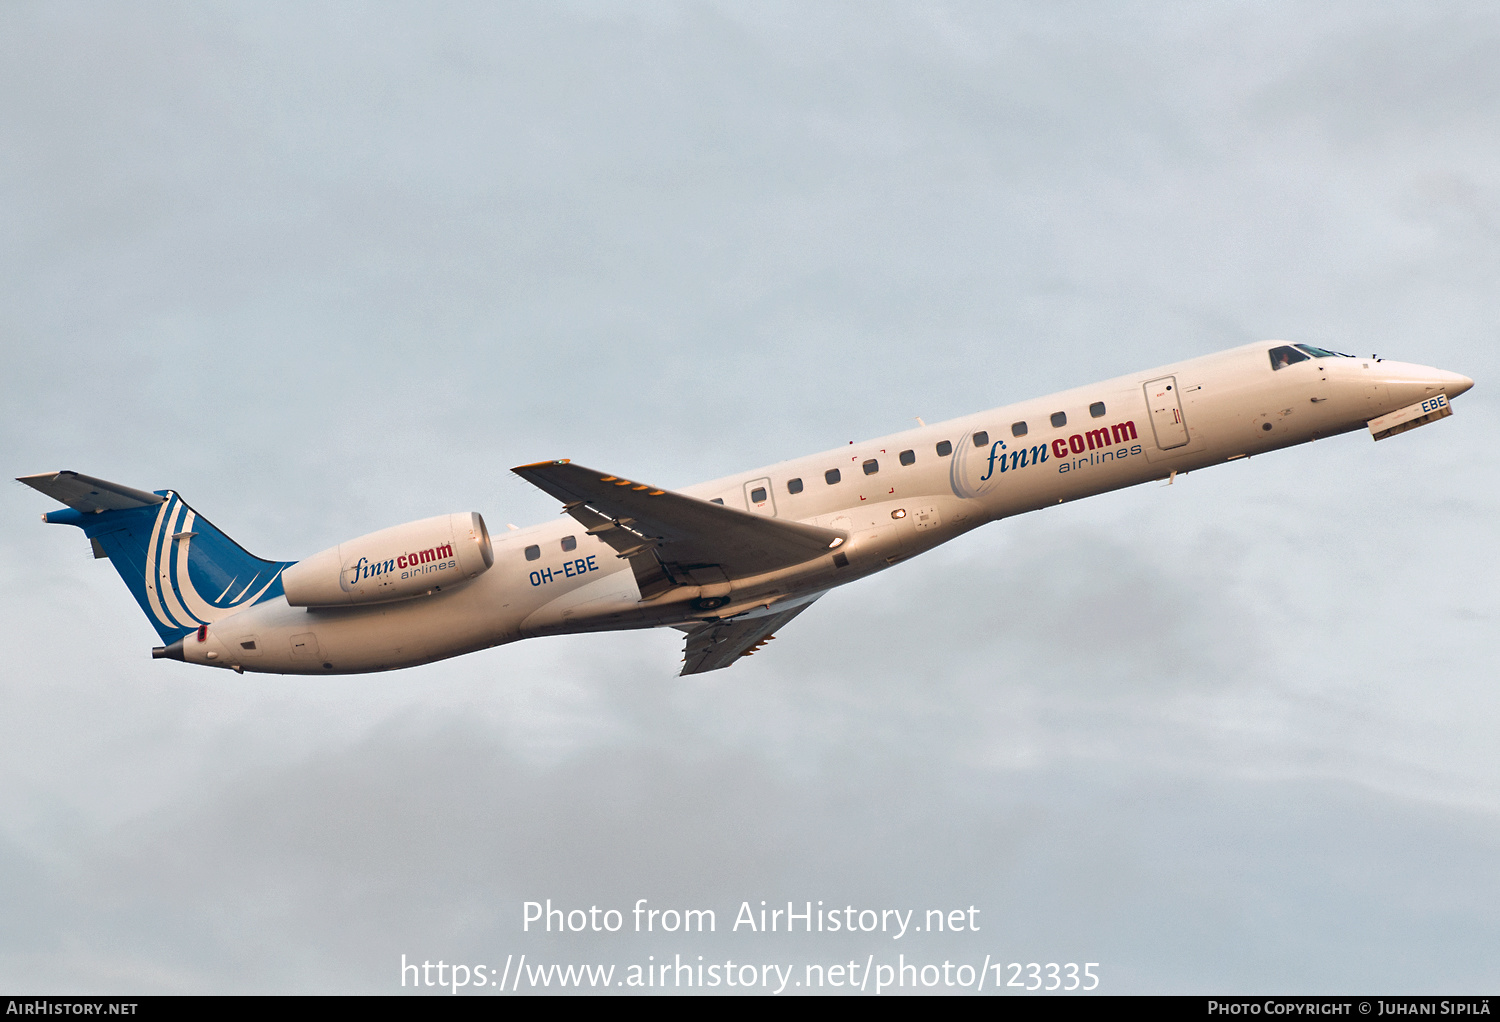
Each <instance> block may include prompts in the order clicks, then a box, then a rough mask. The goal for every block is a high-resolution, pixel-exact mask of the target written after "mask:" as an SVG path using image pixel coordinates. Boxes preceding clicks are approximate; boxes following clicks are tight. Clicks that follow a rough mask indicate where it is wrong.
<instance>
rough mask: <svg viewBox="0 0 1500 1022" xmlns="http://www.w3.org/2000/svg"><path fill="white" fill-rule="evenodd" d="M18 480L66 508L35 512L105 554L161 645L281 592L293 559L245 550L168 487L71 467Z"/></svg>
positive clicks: (274, 596)
mask: <svg viewBox="0 0 1500 1022" xmlns="http://www.w3.org/2000/svg"><path fill="white" fill-rule="evenodd" d="M20 481H21V482H23V483H26V484H27V485H29V486H32V487H35V488H36V489H38V490H41V491H42V492H43V493H46V494H47V495H48V496H51V497H55V498H56V499H58V500H60V501H62V502H63V503H65V504H67V505H68V508H67V510H63V511H52V512H49V513H48V514H46V515H44V516H43V517H44V518H45V520H46V521H47V522H49V523H52V524H57V525H76V526H78V527H79V528H81V529H82V530H83V533H84V535H85V536H87V537H88V538H89V540H90V542H91V543H92V544H93V547H94V555H95V556H96V557H108V558H109V561H110V563H111V564H113V565H114V566H115V570H116V571H118V572H119V573H120V577H121V578H123V579H124V580H125V585H126V586H128V587H129V588H130V592H131V593H132V594H133V595H134V596H135V599H136V602H137V603H139V604H140V605H141V609H142V610H143V611H145V612H146V617H148V618H150V619H151V624H152V626H153V627H154V628H155V629H156V631H157V634H159V635H160V636H161V638H162V641H163V642H165V643H167V644H169V645H170V644H171V643H173V642H176V641H177V640H178V639H181V638H183V637H184V636H186V635H188V634H189V633H191V632H193V631H194V630H196V629H197V628H198V627H200V626H201V625H206V624H211V623H212V622H214V621H217V620H219V619H220V618H223V617H227V616H228V615H230V614H232V613H234V612H235V611H237V610H240V609H241V608H244V607H248V606H251V605H253V604H256V603H260V602H262V601H264V600H270V599H275V598H276V597H278V596H281V595H282V590H281V573H282V571H283V570H285V569H286V568H288V567H289V566H291V565H292V564H295V563H296V562H295V561H267V560H262V559H261V558H259V557H256V556H255V555H254V554H251V553H249V552H248V551H246V550H245V549H244V547H242V546H240V545H239V544H238V543H236V542H235V541H234V540H232V539H230V538H229V537H228V536H226V535H224V533H222V532H220V531H219V530H218V529H216V528H215V527H214V526H213V525H212V524H211V523H210V522H209V521H208V519H206V518H203V517H202V516H200V515H199V514H198V513H197V512H196V511H194V510H193V509H192V508H191V507H189V506H188V505H187V503H186V502H185V501H184V500H183V499H182V498H181V497H179V496H177V494H175V493H173V492H172V491H171V490H160V491H158V492H156V493H145V492H143V491H141V490H133V489H130V488H129V487H125V486H120V485H118V484H115V483H106V482H104V481H103V480H100V479H93V478H90V477H89V476H81V475H79V474H77V473H76V472H46V473H43V474H41V475H35V476H23V477H22V478H21V480H20Z"/></svg>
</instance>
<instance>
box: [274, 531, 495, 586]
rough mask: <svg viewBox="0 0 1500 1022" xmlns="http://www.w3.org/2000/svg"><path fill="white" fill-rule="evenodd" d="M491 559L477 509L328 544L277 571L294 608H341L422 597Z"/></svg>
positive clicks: (461, 579)
mask: <svg viewBox="0 0 1500 1022" xmlns="http://www.w3.org/2000/svg"><path fill="white" fill-rule="evenodd" d="M494 563H495V552H494V550H493V549H492V548H491V547H490V534H489V531H488V530H487V529H485V527H484V519H483V518H481V517H480V515H479V512H477V511H470V512H467V513H460V514H454V515H439V516H438V517H437V518H424V519H422V520H421V521H419V522H408V523H406V524H405V525H397V526H395V527H393V528H390V529H381V530H380V531H379V532H372V533H370V534H369V535H367V536H361V537H359V538H358V539H351V540H349V541H348V542H347V543H340V544H339V545H338V546H336V547H330V548H329V549H327V550H324V551H323V552H322V553H320V554H314V555H313V556H312V557H309V558H307V560H305V561H298V562H297V563H296V564H294V565H292V566H291V567H290V568H288V569H286V571H284V572H282V573H281V585H282V588H283V589H284V590H285V591H286V602H287V603H290V604H291V605H292V606H294V607H347V606H349V605H351V604H363V603H389V602H391V601H393V600H406V599H410V598H412V597H414V596H425V595H426V594H428V593H431V592H435V591H437V590H439V589H448V588H452V587H453V586H456V585H458V584H459V583H460V582H467V581H468V580H469V579H471V578H475V577H476V576H478V575H480V574H481V573H483V572H484V571H486V570H488V569H489V566H490V565H492V564H494Z"/></svg>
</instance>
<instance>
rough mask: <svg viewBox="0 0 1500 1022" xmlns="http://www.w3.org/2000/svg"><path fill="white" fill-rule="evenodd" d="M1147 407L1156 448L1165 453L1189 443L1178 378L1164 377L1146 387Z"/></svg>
mask: <svg viewBox="0 0 1500 1022" xmlns="http://www.w3.org/2000/svg"><path fill="white" fill-rule="evenodd" d="M1145 391H1146V407H1147V408H1148V409H1150V411H1151V429H1152V430H1153V431H1154V432H1155V433H1156V446H1157V447H1159V448H1161V449H1162V450H1164V451H1170V450H1171V449H1172V448H1174V447H1181V446H1182V445H1183V444H1185V443H1187V442H1188V431H1187V423H1186V422H1185V421H1184V420H1183V418H1182V400H1181V398H1180V397H1179V395H1178V391H1177V377H1175V376H1163V377H1162V378H1161V379H1159V380H1152V381H1151V382H1150V383H1148V384H1146V385H1145Z"/></svg>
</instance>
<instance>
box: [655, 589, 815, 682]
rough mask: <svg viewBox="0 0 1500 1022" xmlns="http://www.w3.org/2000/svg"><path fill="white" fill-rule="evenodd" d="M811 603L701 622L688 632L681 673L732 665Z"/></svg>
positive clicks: (768, 640) (754, 649) (714, 669)
mask: <svg viewBox="0 0 1500 1022" xmlns="http://www.w3.org/2000/svg"><path fill="white" fill-rule="evenodd" d="M811 606H812V600H809V601H807V602H806V603H801V604H798V605H797V606H795V607H793V608H791V609H790V610H784V611H782V612H781V613H779V614H768V615H766V616H765V617H755V618H745V619H743V620H739V621H717V622H714V623H712V624H703V625H699V626H698V627H697V628H694V629H693V630H692V631H690V632H688V634H687V642H686V643H684V645H683V651H682V652H683V656H682V659H683V664H682V671H681V673H682V674H685V675H686V674H704V673H706V672H708V671H717V670H722V669H723V668H725V667H729V666H730V665H731V664H733V663H734V662H735V661H736V660H738V659H739V658H740V657H742V656H750V655H751V654H752V653H754V652H755V651H756V650H758V649H760V648H761V647H762V646H764V645H765V644H766V643H768V642H770V641H771V640H772V639H774V638H776V636H775V634H774V633H775V632H777V631H780V630H781V629H782V628H783V627H785V626H786V623H787V622H788V621H790V620H791V619H792V618H794V617H796V616H797V615H798V614H800V613H802V612H803V611H804V610H806V609H807V608H808V607H811Z"/></svg>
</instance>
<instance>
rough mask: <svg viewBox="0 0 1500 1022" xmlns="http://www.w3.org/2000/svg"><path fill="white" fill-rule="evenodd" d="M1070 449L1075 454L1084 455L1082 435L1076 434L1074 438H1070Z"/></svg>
mask: <svg viewBox="0 0 1500 1022" xmlns="http://www.w3.org/2000/svg"><path fill="white" fill-rule="evenodd" d="M1068 449H1069V450H1071V451H1072V452H1073V453H1074V454H1082V453H1083V434H1082V433H1074V434H1073V435H1072V436H1070V437H1068Z"/></svg>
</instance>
